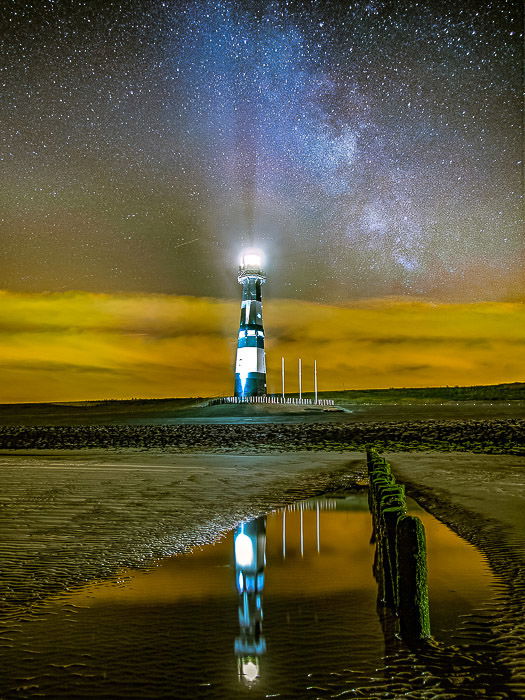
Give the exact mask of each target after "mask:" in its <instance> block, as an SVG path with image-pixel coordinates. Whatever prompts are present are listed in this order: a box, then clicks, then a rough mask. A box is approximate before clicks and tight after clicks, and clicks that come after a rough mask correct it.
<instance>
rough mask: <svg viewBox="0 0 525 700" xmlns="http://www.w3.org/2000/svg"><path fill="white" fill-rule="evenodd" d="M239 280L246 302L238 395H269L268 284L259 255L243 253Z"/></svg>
mask: <svg viewBox="0 0 525 700" xmlns="http://www.w3.org/2000/svg"><path fill="white" fill-rule="evenodd" d="M237 279H238V280H239V284H241V285H242V302H241V323H240V326H239V338H238V341H237V359H236V362H235V396H238V397H239V398H247V397H250V396H262V395H264V394H266V361H265V357H264V329H263V321H262V294H261V287H262V285H263V284H264V282H266V276H265V275H264V272H263V271H262V256H261V254H260V253H259V252H256V251H246V252H245V253H243V255H242V256H241V264H240V267H239V276H238V278H237Z"/></svg>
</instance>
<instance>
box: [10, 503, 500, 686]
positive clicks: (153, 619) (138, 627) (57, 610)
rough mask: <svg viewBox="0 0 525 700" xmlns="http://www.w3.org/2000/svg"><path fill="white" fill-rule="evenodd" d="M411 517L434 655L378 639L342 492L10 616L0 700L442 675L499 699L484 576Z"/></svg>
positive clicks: (474, 555) (424, 682)
mask: <svg viewBox="0 0 525 700" xmlns="http://www.w3.org/2000/svg"><path fill="white" fill-rule="evenodd" d="M413 509H415V510H417V511H418V515H419V516H420V517H421V518H422V520H423V522H424V524H425V528H426V533H427V542H428V554H429V592H430V606H431V625H432V633H433V636H434V638H435V639H436V640H437V641H438V642H439V643H438V644H437V645H436V646H435V647H434V648H430V649H429V648H427V649H425V650H423V651H417V650H416V651H410V650H408V649H407V648H406V647H405V646H404V645H403V644H402V643H401V642H399V641H398V640H397V639H396V638H395V637H392V635H391V630H392V628H393V625H394V624H395V620H393V619H392V618H389V616H388V615H385V614H384V610H381V609H379V614H378V608H377V585H376V582H375V580H374V578H373V575H372V562H373V555H374V548H373V546H372V545H370V542H369V541H370V529H371V524H370V515H369V513H368V507H367V497H366V494H347V495H346V496H344V497H338V498H335V497H333V498H328V497H324V498H319V499H314V500H309V501H304V502H301V503H299V504H297V505H296V506H293V507H289V508H288V509H286V510H283V511H278V512H275V513H271V514H270V515H268V516H267V517H261V518H257V519H256V520H253V521H251V522H249V523H245V524H244V525H243V526H241V527H240V528H238V529H237V530H235V531H232V532H231V533H230V534H229V535H228V536H227V537H225V538H224V539H223V540H221V541H220V542H218V543H216V544H214V545H208V546H205V547H202V548H200V549H197V550H195V551H194V552H193V553H191V554H188V555H181V556H176V557H168V558H165V559H163V560H161V561H160V562H158V565H157V566H156V567H155V568H152V569H151V570H149V571H147V572H144V571H136V570H124V571H122V572H121V573H120V575H119V577H117V578H116V579H114V580H113V581H111V582H98V583H97V582H95V583H92V584H90V585H87V586H84V587H83V588H81V589H78V590H76V591H75V592H73V593H70V594H67V595H61V596H57V597H55V598H54V599H50V600H49V601H48V602H47V603H46V604H45V605H44V606H43V607H42V609H41V612H40V614H39V615H38V616H36V617H35V615H32V616H28V617H27V618H26V620H25V621H19V620H17V619H13V620H12V621H11V623H8V625H7V626H6V629H5V630H4V633H5V634H4V636H3V644H2V646H3V657H4V659H3V664H4V669H6V670H5V672H4V681H3V682H2V687H3V689H4V696H5V697H9V698H10V697H36V696H41V697H42V696H43V697H53V698H55V697H57V698H58V697H67V698H80V697H99V698H102V697H108V698H110V697H123V698H124V697H125V698H131V697H142V698H145V697H146V698H161V697H169V698H201V697H202V698H221V699H222V698H224V699H229V698H236V697H240V698H242V697H282V698H285V697H286V698H308V697H312V698H315V697H392V698H393V697H400V696H401V694H402V695H403V697H404V696H405V693H406V692H413V693H415V694H413V695H412V697H435V696H436V694H437V692H444V691H445V690H446V691H447V692H449V693H450V683H451V680H450V679H451V678H452V685H453V687H455V688H456V690H455V691H454V692H453V694H452V695H450V697H457V698H461V697H477V693H479V694H481V692H485V694H486V696H488V697H493V698H496V697H512V696H511V695H510V694H509V693H508V692H507V691H506V690H505V671H504V669H502V668H500V666H499V665H498V662H497V660H496V659H494V658H493V657H492V656H491V650H490V612H489V611H490V605H491V601H492V599H493V597H494V595H495V592H496V590H497V586H496V582H495V581H494V579H493V576H492V574H491V572H490V569H489V568H488V566H487V564H486V562H485V560H484V558H483V556H482V555H481V554H480V553H479V552H478V551H477V550H476V549H475V548H474V547H472V546H471V545H469V544H467V543H466V542H464V541H463V540H461V539H460V538H459V537H458V536H457V535H455V534H454V533H453V532H451V531H450V530H449V529H448V528H447V527H445V526H444V525H442V524H441V523H440V522H438V521H437V520H435V519H434V518H433V517H432V516H430V515H428V514H427V513H425V512H422V511H420V510H419V509H417V506H415V504H413ZM239 536H240V537H239ZM243 538H244V539H243ZM234 539H236V543H235V548H234ZM250 543H251V545H252V546H250ZM234 550H235V555H236V556H234ZM239 579H240V580H239ZM252 583H253V585H254V586H255V588H256V590H253V591H252V590H251V586H252ZM453 645H454V646H453ZM480 660H482V662H483V663H482V666H481V667H480V665H479V663H478V662H480ZM454 674H455V675H454ZM445 676H447V678H446V680H445V686H443V685H442V683H443V679H444V678H445ZM418 688H419V689H418ZM427 691H432V693H433V694H428V692H427ZM465 693H466V694H465ZM447 697H448V696H447Z"/></svg>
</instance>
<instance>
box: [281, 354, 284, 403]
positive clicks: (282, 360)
mask: <svg viewBox="0 0 525 700" xmlns="http://www.w3.org/2000/svg"><path fill="white" fill-rule="evenodd" d="M281 387H282V393H283V403H284V357H281Z"/></svg>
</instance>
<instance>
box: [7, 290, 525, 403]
mask: <svg viewBox="0 0 525 700" xmlns="http://www.w3.org/2000/svg"><path fill="white" fill-rule="evenodd" d="M0 304H1V309H2V312H1V317H0V401H1V402H17V401H67V400H82V399H101V398H130V397H134V396H135V397H137V396H140V397H163V396H210V395H216V394H221V393H230V392H231V390H232V384H233V381H232V366H233V361H234V354H235V339H236V331H237V323H238V316H239V303H238V301H237V300H235V301H224V300H215V299H206V298H195V297H173V296H167V295H124V294H122V295H116V294H114V295H109V294H88V293H83V292H68V293H64V294H15V293H12V292H3V293H0ZM524 307H525V305H524V304H519V303H477V304H432V303H428V302H423V301H413V300H412V301H410V300H406V299H376V300H369V301H362V302H354V303H352V304H349V305H348V306H344V307H342V306H323V305H320V304H313V303H308V302H299V301H294V300H275V299H274V300H267V302H266V304H265V325H266V334H267V337H268V342H267V352H268V385H269V390H270V391H278V390H279V381H280V379H279V377H280V357H281V355H285V357H286V358H287V360H288V366H289V367H290V369H293V370H294V371H295V363H296V360H297V357H299V356H301V357H302V358H303V363H304V366H305V371H308V367H309V365H310V364H312V363H313V360H314V359H317V360H318V362H319V366H320V378H321V387H320V388H322V389H341V388H343V387H346V388H347V389H349V388H365V387H387V386H428V385H443V384H486V383H497V382H503V381H517V380H520V379H522V378H523V377H522V374H521V371H520V366H521V363H522V357H523V349H524V347H525V330H524V329H525V323H524V321H525V318H524V316H525V310H524ZM295 386H296V385H295V384H294V383H293V378H292V376H291V374H290V381H289V390H291V391H292V390H294V389H295ZM309 388H310V387H309V386H308V385H307V386H305V389H309Z"/></svg>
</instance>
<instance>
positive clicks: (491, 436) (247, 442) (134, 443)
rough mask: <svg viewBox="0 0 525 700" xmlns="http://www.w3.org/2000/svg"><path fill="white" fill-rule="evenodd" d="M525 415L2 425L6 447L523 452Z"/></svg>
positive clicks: (0, 439) (2, 443)
mask: <svg viewBox="0 0 525 700" xmlns="http://www.w3.org/2000/svg"><path fill="white" fill-rule="evenodd" d="M524 436H525V420H522V419H511V420H467V421H435V420H426V421H413V422H409V423H407V422H403V423H401V422H389V423H352V424H331V425H327V424H316V423H310V424H300V423H299V424H274V423H267V424H236V425H221V424H213V425H208V424H199V425H195V424H194V425H191V424H189V425H188V424H185V425H140V426H139V425H105V426H104V425H90V426H83V425H76V426H38V427H36V426H35V427H25V426H3V427H0V449H4V450H27V449H50V450H56V449H79V448H85V447H88V448H134V447H135V448H152V447H154V448H174V449H180V450H213V451H217V450H219V451H222V450H230V449H236V450H238V449H242V450H250V449H257V450H259V451H260V450H298V449H300V450H305V449H306V450H336V451H339V450H362V449H364V448H365V447H375V448H377V449H380V450H391V451H410V450H438V451H450V450H460V451H468V452H485V453H489V454H515V455H520V454H525V441H524Z"/></svg>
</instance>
